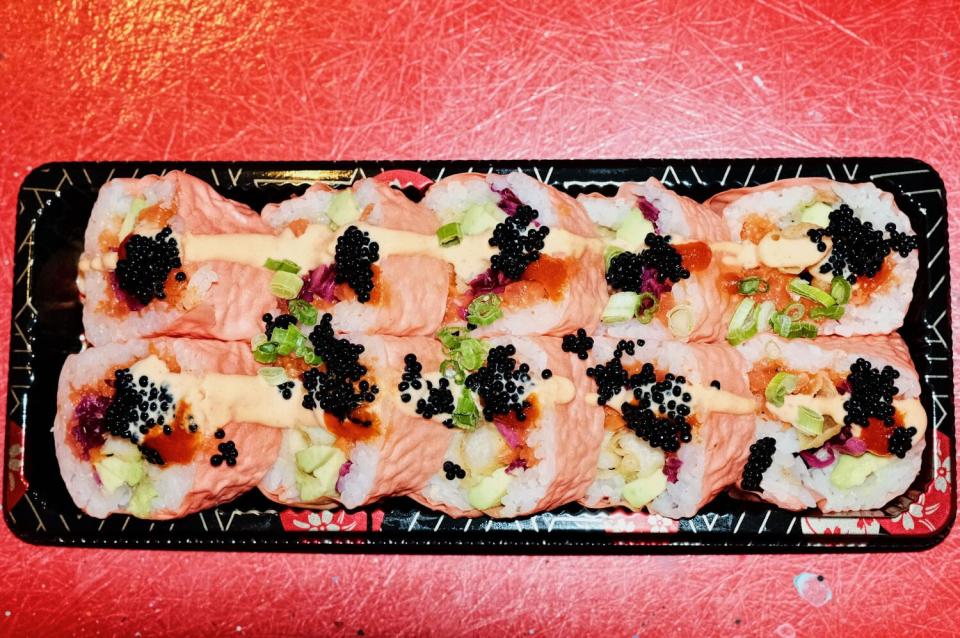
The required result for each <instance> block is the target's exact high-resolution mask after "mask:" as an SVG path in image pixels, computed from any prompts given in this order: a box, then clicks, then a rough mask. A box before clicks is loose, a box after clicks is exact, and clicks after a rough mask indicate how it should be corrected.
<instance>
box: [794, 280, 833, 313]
mask: <svg viewBox="0 0 960 638" xmlns="http://www.w3.org/2000/svg"><path fill="white" fill-rule="evenodd" d="M787 290H789V291H790V292H792V293H794V294H797V295H800V296H801V297H806V298H807V299H810V300H811V301H816V302H817V303H818V304H820V305H821V306H833V305H835V304H836V303H837V300H836V299H834V298H833V297H831V296H830V293H828V292H827V291H825V290H820V289H819V288H817V287H816V286H811V285H810V284H808V283H807V282H805V281H804V280H803V279H800V278H799V277H797V278H796V279H794V280H793V281H791V282H790V285H789V286H788V287H787Z"/></svg>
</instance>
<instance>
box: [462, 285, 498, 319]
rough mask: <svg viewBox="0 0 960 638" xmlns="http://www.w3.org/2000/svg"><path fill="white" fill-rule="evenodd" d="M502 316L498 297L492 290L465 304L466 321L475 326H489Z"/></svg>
mask: <svg viewBox="0 0 960 638" xmlns="http://www.w3.org/2000/svg"><path fill="white" fill-rule="evenodd" d="M502 316H503V310H501V309H500V297H498V296H497V295H495V294H494V293H492V292H491V293H488V294H486V295H480V296H479V297H477V298H476V299H474V300H473V301H471V302H470V305H469V306H467V321H468V322H469V323H472V324H474V325H477V326H489V325H490V324H491V323H493V322H494V321H496V320H497V319H499V318H500V317H502Z"/></svg>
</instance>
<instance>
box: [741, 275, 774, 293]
mask: <svg viewBox="0 0 960 638" xmlns="http://www.w3.org/2000/svg"><path fill="white" fill-rule="evenodd" d="M768 290H770V284H768V283H767V281H766V280H765V279H760V278H759V277H747V278H745V279H741V280H740V281H738V282H737V292H739V293H740V294H741V295H755V294H757V293H758V292H759V293H761V294H762V293H765V292H767V291H768Z"/></svg>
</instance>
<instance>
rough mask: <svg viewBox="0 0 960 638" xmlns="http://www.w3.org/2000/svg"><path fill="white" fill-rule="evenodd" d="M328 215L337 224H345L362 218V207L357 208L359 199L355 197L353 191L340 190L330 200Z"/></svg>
mask: <svg viewBox="0 0 960 638" xmlns="http://www.w3.org/2000/svg"><path fill="white" fill-rule="evenodd" d="M327 217H328V218H329V219H330V222H331V223H333V224H334V225H336V226H345V225H347V224H349V223H350V222H353V221H356V220H358V219H360V209H359V208H357V200H356V199H354V197H353V191H351V190H342V191H338V192H337V194H336V195H334V196H333V199H332V200H331V201H330V208H328V209H327Z"/></svg>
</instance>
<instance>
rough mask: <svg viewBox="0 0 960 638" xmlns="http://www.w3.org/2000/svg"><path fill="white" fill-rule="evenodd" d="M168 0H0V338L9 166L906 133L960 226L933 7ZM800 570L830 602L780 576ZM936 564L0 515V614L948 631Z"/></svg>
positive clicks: (952, 622)
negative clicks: (154, 531) (557, 552)
mask: <svg viewBox="0 0 960 638" xmlns="http://www.w3.org/2000/svg"><path fill="white" fill-rule="evenodd" d="M14 4H17V5H23V6H20V7H13V6H11V5H14ZM104 4H105V3H104ZM186 4H193V3H181V2H175V1H172V0H166V1H161V2H138V1H137V0H127V1H125V2H116V3H114V7H113V8H111V9H100V8H98V9H95V10H94V9H90V8H86V7H84V6H81V5H82V3H80V2H69V1H66V0H61V1H57V2H51V1H46V0H44V1H39V2H36V3H35V4H34V5H32V6H31V5H30V3H12V2H6V3H3V6H2V7H0V148H2V153H0V211H2V215H0V260H2V266H3V267H2V270H0V333H2V334H0V342H2V343H3V344H6V339H7V338H8V332H9V312H10V302H9V297H8V296H9V290H10V285H11V281H10V279H11V274H10V271H11V263H12V257H11V255H12V250H13V243H12V242H13V240H12V235H13V228H14V211H15V200H16V192H17V188H18V185H19V182H20V180H21V179H22V178H23V176H24V175H25V174H26V173H27V172H28V171H29V170H30V168H31V167H35V166H37V165H38V164H40V163H43V162H45V161H50V160H94V159H207V160H234V159H248V160H252V159H291V160H292V159H339V158H346V159H351V158H370V159H378V158H397V159H402V158H441V159H442V158H464V157H490V158H512V157H517V158H519V157H625V156H630V157H651V156H697V157H707V156H712V157H726V156H752V155H766V156H771V155H798V154H803V155H808V154H815V155H843V154H867V155H870V154H874V155H883V154H894V155H912V156H916V157H919V158H922V159H924V160H927V161H929V162H931V163H932V164H933V166H934V167H936V168H937V169H938V170H939V171H940V173H941V175H942V176H943V178H944V181H945V182H946V185H947V189H948V192H949V193H950V196H949V200H950V201H949V204H950V207H951V209H952V210H953V211H954V214H953V215H951V220H950V223H951V236H952V237H956V235H955V233H956V232H957V231H958V229H960V224H958V223H957V222H958V220H957V218H956V214H957V212H958V211H960V199H958V198H957V193H958V192H960V174H958V172H960V151H958V148H960V145H958V144H957V141H958V140H957V138H958V128H960V57H958V56H960V7H958V6H957V3H956V2H951V1H949V0H941V1H938V2H903V1H902V0H895V1H884V2H875V1H871V2H862V3H861V2H855V1H853V0H834V1H833V2H803V1H788V0H764V1H758V2H744V3H736V2H720V1H715V2H690V3H686V2H676V3H663V4H657V3H655V2H637V1H635V0H623V1H620V2H615V3H609V4H608V5H607V6H603V4H604V3H598V2H582V1H581V2H570V3H566V6H560V5H559V3H557V4H556V6H554V5H553V4H550V5H548V3H543V4H542V6H537V5H536V3H533V2H524V1H521V0H506V1H505V0H491V1H489V2H484V1H475V2H468V3H463V4H457V3H454V2H435V3H423V4H422V5H417V4H416V3H414V2H410V1H408V0H395V1H393V2H390V1H387V2H381V1H365V2H358V3H352V5H351V3H346V2H338V3H335V4H336V5H337V6H336V7H335V8H334V7H330V8H322V9H321V8H320V5H321V4H326V3H315V2H298V3H295V4H296V5H297V6H295V7H288V6H283V3H280V2H278V1H277V0H260V1H258V2H250V3H244V2H238V1H236V0H224V1H223V2H210V3H207V4H206V5H205V6H196V7H192V8H191V9H190V10H189V11H188V10H186V9H184V8H183V6H181V5H186ZM290 4H294V3H290ZM329 4H331V5H332V4H334V3H329ZM347 5H351V6H347ZM954 252H955V253H956V249H955V250H954ZM951 270H952V272H953V279H954V282H960V273H958V267H957V262H956V260H954V261H953V263H952V268H951ZM953 295H954V296H953V299H954V301H956V299H957V290H956V288H955V289H954V291H953ZM954 330H956V327H954ZM6 365H7V362H6V349H5V348H3V349H0V369H2V370H5V369H6ZM5 394H6V393H5V392H3V393H0V396H5ZM0 401H2V399H0ZM804 571H808V572H812V573H816V574H822V575H823V576H824V577H825V580H824V583H826V584H827V585H828V586H829V587H830V588H831V589H832V591H833V599H832V600H831V601H830V602H828V603H827V604H825V605H823V606H821V607H815V606H814V605H813V604H812V603H811V602H810V601H809V600H808V599H806V598H804V597H801V596H800V595H799V594H798V592H797V590H796V589H795V588H794V586H793V584H792V580H793V577H794V576H795V575H797V574H798V573H800V572H804ZM958 573H960V533H954V534H953V535H951V536H950V537H949V538H948V539H947V541H946V542H944V543H943V544H942V545H940V546H939V547H937V548H936V549H934V550H931V551H928V552H925V553H919V554H880V555H866V556H858V555H845V556H820V555H802V556H679V557H622V558H618V557H595V556H558V557H484V556H473V557H457V556H440V557H429V556H428V557H424V556H392V555H384V556H324V555H280V554H275V555H269V554H247V555H237V554H227V553H203V554H200V553H164V552H142V551H94V550H71V549H50V548H39V547H31V546H28V545H25V544H23V543H21V542H20V541H18V540H16V539H15V538H14V537H13V536H12V535H11V534H10V532H9V531H8V530H7V529H6V528H5V527H3V526H0V634H7V635H17V636H29V635H63V634H66V633H68V632H69V633H76V634H89V635H96V634H107V635H110V634H114V633H119V634H121V635H128V636H133V635H138V634H137V632H140V634H142V635H144V636H149V635H160V634H194V635H197V634H200V632H203V633H204V634H207V635H209V634H216V635H226V634H230V635H287V636H294V635H317V634H333V635H356V634H359V633H360V631H361V630H362V631H363V632H364V633H365V635H367V636H372V635H385V634H386V635H391V634H397V633H406V634H424V635H427V634H432V635H438V636H448V635H457V634H493V635H543V634H574V633H589V634H596V635H605V636H632V635H634V634H641V635H642V634H645V633H649V632H653V631H655V630H658V631H663V632H670V633H673V634H683V635H691V634H693V633H694V632H696V633H698V634H713V633H715V634H718V635H736V634H743V635H779V636H782V637H783V638H789V636H792V635H794V633H795V634H796V635H816V636H818V637H820V636H823V637H825V636H834V635H844V636H846V635H849V634H850V633H851V629H850V628H849V626H850V625H852V626H855V627H857V629H856V631H857V632H858V633H859V634H863V635H878V634H885V635H899V634H906V633H910V634H922V635H927V634H936V633H948V632H951V631H955V630H957V628H958V620H957V616H958V612H960V592H958V589H957V574H958ZM844 624H846V625H848V628H847V629H843V625H844Z"/></svg>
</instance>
